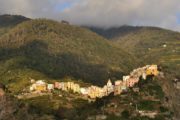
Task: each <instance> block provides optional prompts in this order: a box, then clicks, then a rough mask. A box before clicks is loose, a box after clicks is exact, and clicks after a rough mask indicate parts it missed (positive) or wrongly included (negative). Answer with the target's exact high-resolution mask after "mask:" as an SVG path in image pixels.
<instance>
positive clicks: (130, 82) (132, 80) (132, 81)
mask: <svg viewBox="0 0 180 120" xmlns="http://www.w3.org/2000/svg"><path fill="white" fill-rule="evenodd" d="M138 82H139V78H133V77H130V78H129V79H128V80H127V81H126V86H127V87H133V86H134V85H135V84H136V83H138Z"/></svg>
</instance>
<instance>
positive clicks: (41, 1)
mask: <svg viewBox="0 0 180 120" xmlns="http://www.w3.org/2000/svg"><path fill="white" fill-rule="evenodd" d="M0 14H18V15H24V16H27V17H30V18H48V19H55V20H62V19H63V20H67V21H69V22H70V23H72V24H77V25H94V26H99V27H114V26H116V27H117V26H121V25H135V26H142V25H143V26H144V25H145V26H158V27H163V28H168V29H172V30H178V31H180V0H0Z"/></svg>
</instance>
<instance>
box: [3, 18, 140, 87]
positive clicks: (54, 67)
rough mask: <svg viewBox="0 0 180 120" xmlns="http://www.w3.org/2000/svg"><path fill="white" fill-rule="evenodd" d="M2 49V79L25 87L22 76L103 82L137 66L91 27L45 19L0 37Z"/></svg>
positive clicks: (34, 21) (32, 22)
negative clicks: (68, 77) (91, 29)
mask: <svg viewBox="0 0 180 120" xmlns="http://www.w3.org/2000/svg"><path fill="white" fill-rule="evenodd" d="M0 48H1V49H0V59H1V61H0V65H1V68H0V69H1V72H0V74H1V79H2V80H3V81H4V82H5V83H6V84H8V81H9V82H10V83H11V84H13V83H21V84H22V86H23V85H24V84H26V82H24V84H23V82H22V79H23V80H24V79H27V78H28V77H33V76H36V77H37V76H38V75H39V79H40V77H42V76H44V75H45V76H46V77H45V78H47V77H48V78H51V79H60V78H63V77H66V76H70V77H73V78H76V79H81V80H83V81H86V82H89V83H96V84H98V85H101V84H104V83H105V82H106V81H107V79H108V78H109V77H111V78H116V79H118V78H121V76H122V74H123V73H126V72H129V71H130V70H132V69H133V68H134V67H135V66H136V65H137V63H136V62H135V61H136V60H135V59H134V57H132V56H131V55H130V54H128V53H127V52H125V51H123V50H122V49H119V48H118V47H116V46H114V45H113V44H112V43H110V42H109V41H108V40H106V39H104V38H102V37H100V36H98V35H97V34H95V33H93V32H91V31H89V30H87V29H84V28H80V27H77V26H71V25H67V24H62V23H58V22H55V21H51V20H43V19H40V20H30V21H27V22H23V23H21V24H19V25H18V26H16V27H15V28H13V29H12V30H10V31H9V32H8V33H7V34H5V35H3V36H2V37H1V38H0ZM17 72H18V74H16V73H17ZM39 73H40V74H39ZM34 74H35V75H34ZM37 74H38V75H37ZM109 74H110V75H111V76H109ZM42 78H44V77H42ZM13 81H14V82H13ZM15 81H16V82H15ZM18 81H21V82H18Z"/></svg>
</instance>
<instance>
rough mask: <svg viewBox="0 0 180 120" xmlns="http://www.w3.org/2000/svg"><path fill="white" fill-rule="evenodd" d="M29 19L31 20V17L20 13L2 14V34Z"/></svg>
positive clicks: (0, 26) (0, 16) (0, 17)
mask: <svg viewBox="0 0 180 120" xmlns="http://www.w3.org/2000/svg"><path fill="white" fill-rule="evenodd" d="M27 20H29V18H26V17H24V16H20V15H0V36H1V35H2V34H4V33H6V32H8V30H10V29H11V28H13V27H14V26H16V25H17V24H19V23H22V22H24V21H27Z"/></svg>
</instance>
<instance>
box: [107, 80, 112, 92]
mask: <svg viewBox="0 0 180 120" xmlns="http://www.w3.org/2000/svg"><path fill="white" fill-rule="evenodd" d="M107 91H108V94H110V93H112V92H113V91H114V85H113V84H112V82H111V80H110V79H109V80H108V82H107Z"/></svg>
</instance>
